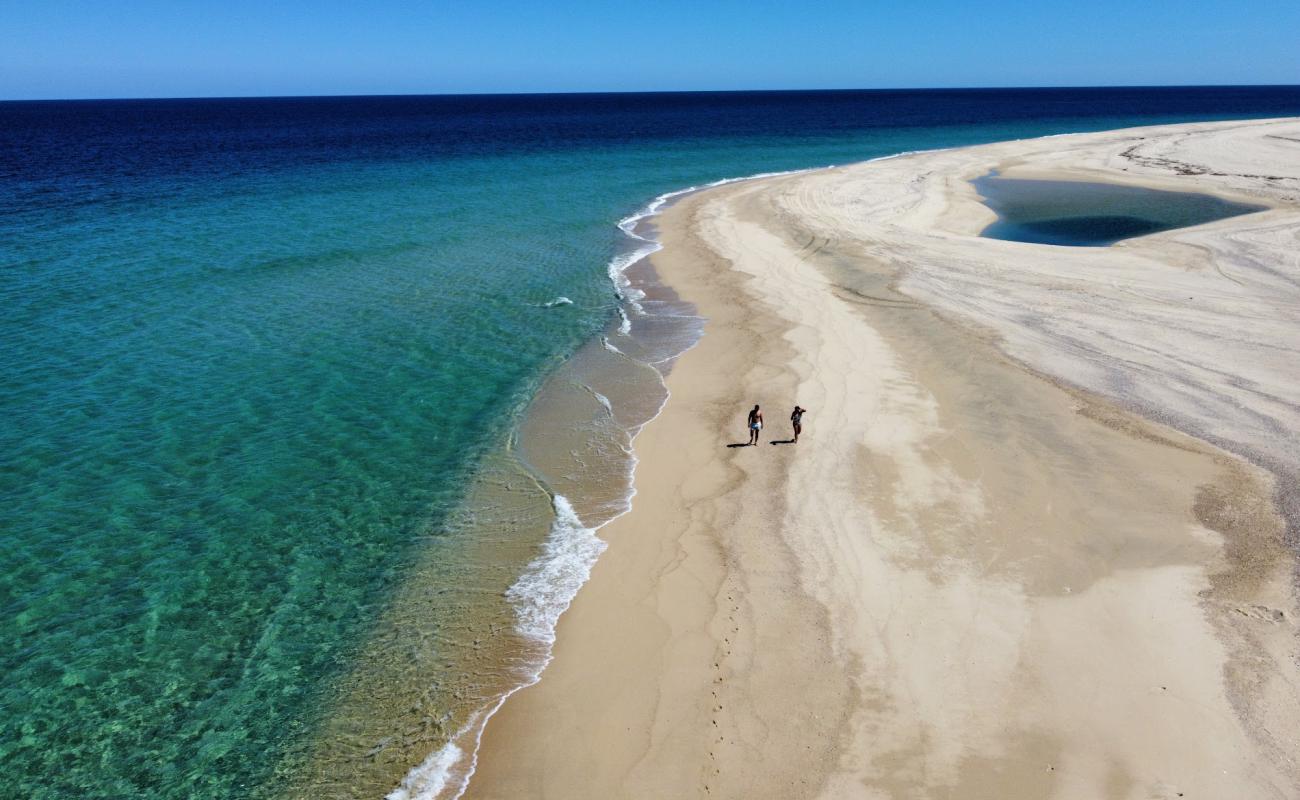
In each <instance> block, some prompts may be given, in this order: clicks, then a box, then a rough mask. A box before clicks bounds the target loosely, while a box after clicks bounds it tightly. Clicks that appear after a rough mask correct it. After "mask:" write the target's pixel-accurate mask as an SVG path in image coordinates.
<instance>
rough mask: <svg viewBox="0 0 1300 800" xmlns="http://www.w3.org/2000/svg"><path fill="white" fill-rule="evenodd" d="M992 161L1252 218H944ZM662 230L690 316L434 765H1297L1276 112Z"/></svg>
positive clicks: (1021, 772)
mask: <svg viewBox="0 0 1300 800" xmlns="http://www.w3.org/2000/svg"><path fill="white" fill-rule="evenodd" d="M991 169H997V170H999V171H1000V172H1001V173H1002V174H1004V175H1008V176H1013V177H1047V178H1052V179H1087V180H1110V181H1117V182H1128V183H1133V184H1135V185H1144V186H1150V187H1152V188H1166V189H1177V190H1195V191H1211V192H1214V193H1216V194H1219V195H1221V196H1223V197H1225V198H1226V199H1236V200H1243V201H1246V202H1260V203H1264V204H1266V205H1269V206H1271V207H1272V210H1270V211H1266V212H1262V213H1259V214H1252V215H1248V216H1245V217H1238V218H1233V219H1228V220H1222V221H1219V222H1216V223H1211V224H1208V225H1204V226H1199V227H1197V228H1192V229H1184V230H1177V231H1169V232H1165V233H1161V234H1157V235H1153V236H1150V237H1145V238H1142V239H1136V240H1129V241H1126V242H1122V243H1120V244H1117V245H1114V246H1112V247H1107V248H1088V249H1080V248H1052V247H1045V246H1040V245H1027V244H1021V243H1014V242H1002V241H995V240H988V239H980V238H975V235H976V234H977V233H978V231H979V230H981V229H982V228H983V227H984V226H985V225H986V224H988V222H990V221H992V218H993V215H992V212H990V211H989V210H988V209H987V208H985V207H984V206H983V205H982V204H981V203H980V202H979V201H978V197H977V196H976V195H975V193H974V190H973V189H972V188H971V186H970V184H969V181H970V180H971V179H973V178H976V177H979V176H980V175H983V174H987V172H989V171H990V170H991ZM659 225H660V228H661V231H662V241H663V243H664V245H665V249H664V250H663V251H662V252H660V253H658V254H656V255H655V256H654V257H653V261H654V266H655V268H656V270H657V271H658V273H659V274H660V275H661V276H662V277H663V278H664V280H665V281H666V282H667V283H669V284H670V285H671V286H672V287H673V288H674V289H675V290H676V291H677V292H678V293H679V294H680V295H681V297H682V298H683V299H684V300H686V301H688V302H690V303H693V304H694V305H695V306H696V307H697V308H698V309H699V311H700V313H701V314H702V315H703V316H705V317H706V318H707V319H708V323H707V325H706V328H705V335H704V338H703V339H702V340H701V342H700V343H699V344H698V345H697V346H696V347H695V348H694V349H693V350H691V351H690V352H688V353H687V354H686V355H685V356H683V357H682V358H681V359H680V361H679V362H678V364H677V366H676V367H675V368H674V370H673V371H672V372H671V374H670V375H669V376H668V380H667V383H668V387H669V390H670V391H671V398H670V400H669V402H668V404H667V406H666V408H665V409H664V411H663V413H662V414H661V415H660V416H659V417H658V418H657V419H655V420H654V421H653V422H651V423H650V424H649V425H648V426H647V427H646V428H645V430H644V431H643V432H642V433H641V435H640V436H639V438H638V439H637V440H636V452H637V456H638V457H639V459H640V461H641V463H640V466H639V467H638V470H637V473H636V478H635V483H636V488H637V496H636V498H635V501H634V505H633V510H632V512H631V513H629V514H628V515H626V516H624V517H621V518H619V519H617V520H615V521H614V522H613V523H611V524H610V525H609V526H607V527H605V528H604V529H602V530H601V532H600V534H601V536H602V537H603V538H605V539H606V540H607V541H608V542H609V548H608V550H607V551H606V552H605V553H604V555H603V556H602V557H601V559H600V560H599V561H598V562H597V564H596V566H595V568H594V569H593V571H592V574H591V579H590V581H589V582H588V583H587V584H586V586H584V587H583V589H582V591H581V592H580V593H579V595H578V597H577V599H576V600H575V602H574V603H573V605H572V606H571V607H570V609H569V611H568V612H567V613H566V614H565V615H564V616H563V617H562V618H561V620H560V623H559V626H558V630H557V637H558V643H557V645H556V649H555V658H554V661H553V662H552V663H551V664H550V666H549V667H548V669H547V671H546V672H545V674H544V675H543V677H542V680H541V681H540V683H538V684H537V685H535V686H532V687H530V688H527V689H524V690H523V691H521V692H519V693H517V694H516V695H514V696H513V697H511V698H510V700H509V701H508V702H507V703H506V704H505V706H504V707H503V708H502V709H501V711H500V712H499V713H498V714H497V715H496V716H495V717H494V718H493V719H492V721H491V722H490V724H489V725H488V727H487V729H486V732H485V734H484V737H483V741H482V749H481V751H480V753H479V758H478V767H477V772H476V774H475V775H474V777H473V780H472V781H471V783H470V787H469V791H468V792H467V794H466V796H467V797H478V798H516V797H555V798H578V797H590V798H616V797H655V798H659V797H674V798H676V797H729V798H730V797H735V798H741V797H746V798H753V797H780V798H798V797H845V798H849V797H861V798H949V797H951V798H963V799H964V798H1005V797H1054V798H1103V797H1104V798H1137V797H1141V798H1152V797H1154V798H1176V797H1187V798H1196V797H1204V798H1224V797H1233V798H1289V797H1295V796H1298V795H1300V765H1298V764H1297V760H1296V759H1297V754H1298V753H1300V668H1297V665H1296V664H1297V662H1296V657H1297V636H1296V634H1297V627H1296V619H1297V616H1296V614H1297V605H1296V597H1295V592H1294V590H1293V576H1294V569H1295V561H1294V551H1293V550H1292V549H1290V548H1289V547H1288V546H1287V544H1286V541H1287V538H1288V530H1287V518H1288V516H1289V518H1290V520H1291V531H1290V535H1291V536H1292V537H1294V535H1295V534H1296V532H1297V530H1296V527H1295V526H1296V521H1297V519H1300V508H1298V507H1297V505H1296V501H1295V496H1294V486H1295V477H1296V475H1297V474H1300V446H1297V444H1298V443H1297V434H1298V433H1300V406H1297V404H1296V400H1295V398H1297V397H1300V368H1297V367H1296V364H1300V322H1298V320H1300V261H1297V257H1296V255H1295V253H1296V252H1297V245H1298V244H1300V123H1298V122H1296V121H1274V122H1253V123H1215V124H1201V125H1180V126H1168V127H1163V128H1147V129H1138V130H1129V131H1116V132H1109V133H1102V134H1085V135H1078V136H1066V137H1052V138H1050V139H1041V140H1032V141H1024V142H1010V143H1003V144H997V145H989V146H982V147H976V148H965V149H960V150H951V151H942V152H936V153H923V154H916V155H912V156H905V157H899V158H895V159H890V160H885V161H878V162H872V163H867V164H860V165H854V166H851V167H847V168H838V169H832V170H822V171H816V172H809V173H802V174H799V175H794V176H782V177H777V178H771V179H764V180H759V181H753V182H747V183H740V184H734V185H729V186H723V187H718V188H715V189H711V190H708V191H705V192H701V193H698V194H694V195H691V196H689V197H687V198H685V199H684V200H682V201H681V202H679V203H677V204H676V205H674V206H673V207H672V208H670V209H669V210H667V211H666V212H665V213H664V214H663V216H661V217H660V218H659ZM755 402H758V403H762V404H763V406H764V410H765V412H766V416H767V420H768V426H767V430H766V431H764V433H763V437H762V443H761V444H760V445H759V446H758V447H730V446H729V445H732V444H738V443H742V442H744V441H746V439H747V436H746V432H745V431H744V425H743V422H744V414H745V411H746V410H747V409H748V408H749V407H750V406H752V405H753V404H754V403H755ZM795 403H798V404H800V405H802V406H804V407H806V408H808V409H809V412H808V414H807V415H806V417H805V432H804V436H803V437H802V438H801V441H800V442H799V443H798V444H797V445H794V444H784V443H782V444H778V443H776V442H778V441H782V440H786V439H788V438H789V436H788V434H787V431H788V427H789V425H788V422H786V421H785V420H786V418H787V417H788V414H789V410H790V408H791V407H792V406H793V405H794V404H795Z"/></svg>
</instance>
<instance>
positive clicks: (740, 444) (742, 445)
mask: <svg viewBox="0 0 1300 800" xmlns="http://www.w3.org/2000/svg"><path fill="white" fill-rule="evenodd" d="M749 446H750V444H749V442H733V443H731V444H729V445H727V447H749Z"/></svg>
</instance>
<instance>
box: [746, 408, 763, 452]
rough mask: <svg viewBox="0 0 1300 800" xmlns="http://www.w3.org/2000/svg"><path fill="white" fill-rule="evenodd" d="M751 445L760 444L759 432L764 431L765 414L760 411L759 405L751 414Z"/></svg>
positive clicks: (751, 410)
mask: <svg viewBox="0 0 1300 800" xmlns="http://www.w3.org/2000/svg"><path fill="white" fill-rule="evenodd" d="M748 424H749V443H750V444H758V432H759V431H761V430H763V412H762V411H760V410H759V409H758V404H757V403H756V404H754V407H753V408H752V409H750V412H749V423H748Z"/></svg>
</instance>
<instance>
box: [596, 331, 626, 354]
mask: <svg viewBox="0 0 1300 800" xmlns="http://www.w3.org/2000/svg"><path fill="white" fill-rule="evenodd" d="M600 346H601V347H603V348H605V349H606V350H608V351H609V352H611V353H617V354H618V355H620V356H621V355H626V354H625V353H624V352H623V351H622V350H619V349H618V348H617V347H615V346H614V343H613V342H611V341H610V340H609V337H608V336H602V337H600Z"/></svg>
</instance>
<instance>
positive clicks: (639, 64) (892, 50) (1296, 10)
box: [0, 0, 1300, 99]
mask: <svg viewBox="0 0 1300 800" xmlns="http://www.w3.org/2000/svg"><path fill="white" fill-rule="evenodd" d="M1240 83H1293V84H1294V83H1300V0H1237V1H1236V2H1232V1H1231V0H1215V1H1214V2H1201V1H1200V0H1183V2H1171V1H1170V0H1126V2H1119V0H1093V1H1092V2H1088V1H1087V0H1076V1H1073V2H1050V0H1049V1H1048V2H1037V3H1029V2H1007V1H1004V2H992V0H966V1H965V2H962V1H961V0H936V1H934V2H925V0H920V2H910V3H909V2H907V0H892V1H891V2H872V1H871V0H860V1H859V2H851V1H850V0H822V1H818V0H810V1H809V2H802V3H801V2H795V1H794V0H780V1H779V2H778V1H776V0H750V1H749V2H732V1H731V0H725V1H724V2H708V1H707V0H699V2H686V1H685V0H648V1H647V2H642V3H618V2H598V1H597V0H554V2H542V1H541V0H537V1H536V2H508V1H507V0H482V2H473V1H472V0H466V1H465V2H439V1H438V0H425V2H409V1H408V0H369V1H368V2H367V1H366V0H355V1H354V2H339V1H337V0H257V1H256V2H254V1H253V0H206V1H205V2H196V1H195V0H138V1H137V2H122V1H121V0H100V1H99V2H94V1H93V0H83V2H71V1H70V0H3V2H0V98H3V99H20V98H62V97H175V96H213V95H216V96H228V95H283V94H390V93H391V94H409V93H446V92H453V93H455V92H555V91H641V90H654V89H782V88H885V87H922V86H1078V85H1135V84H1137V85H1144V84H1240Z"/></svg>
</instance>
